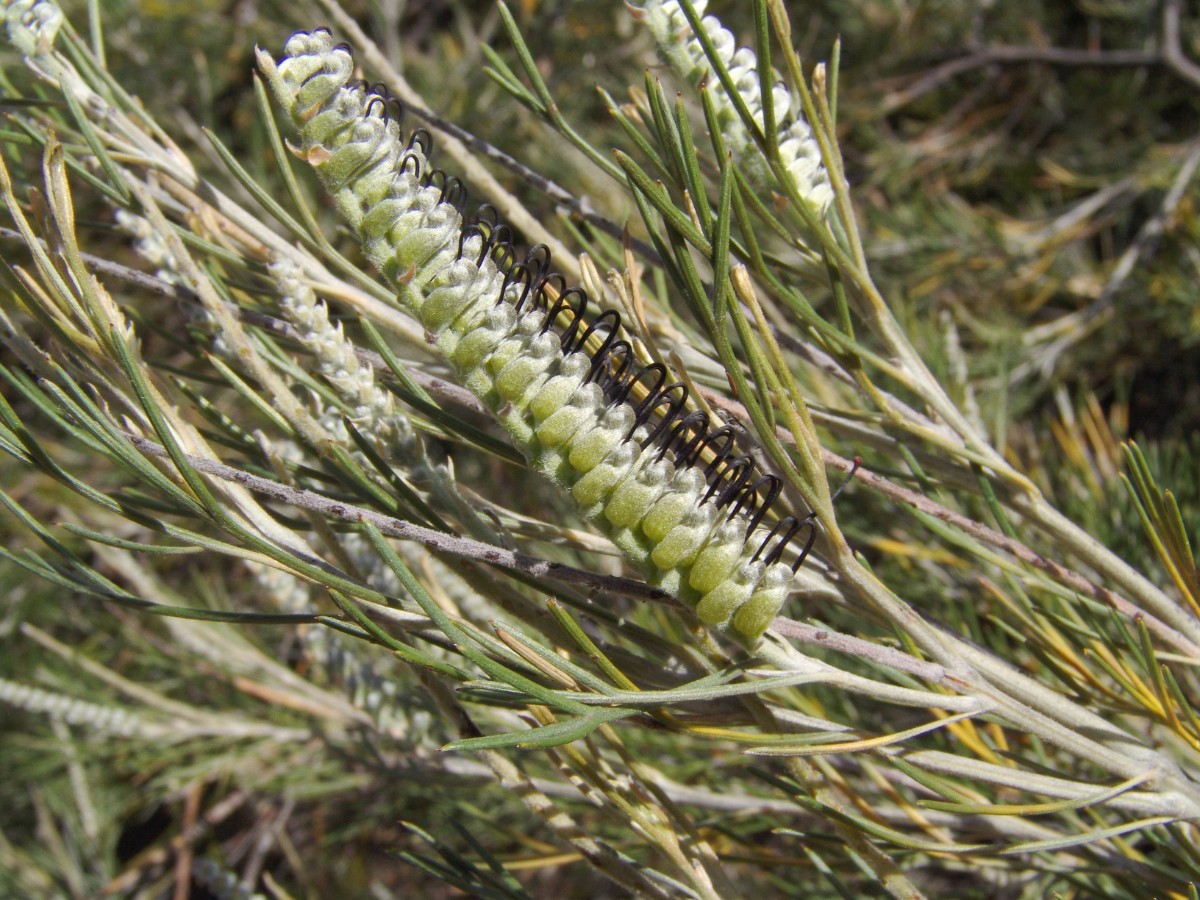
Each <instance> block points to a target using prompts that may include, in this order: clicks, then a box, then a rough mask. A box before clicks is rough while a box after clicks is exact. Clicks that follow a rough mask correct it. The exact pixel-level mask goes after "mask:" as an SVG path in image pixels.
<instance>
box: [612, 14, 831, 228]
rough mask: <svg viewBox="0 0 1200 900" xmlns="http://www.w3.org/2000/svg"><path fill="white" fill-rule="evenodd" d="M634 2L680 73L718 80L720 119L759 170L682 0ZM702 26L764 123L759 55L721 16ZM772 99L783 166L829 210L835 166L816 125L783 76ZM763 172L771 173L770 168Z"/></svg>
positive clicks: (739, 151)
mask: <svg viewBox="0 0 1200 900" xmlns="http://www.w3.org/2000/svg"><path fill="white" fill-rule="evenodd" d="M707 5H708V4H707V0H692V8H693V9H694V10H695V11H696V15H698V16H700V15H703V14H704V10H705V7H706V6H707ZM630 8H631V9H632V10H633V11H634V16H635V18H637V19H639V20H641V21H642V22H643V23H644V24H645V25H646V28H647V29H648V30H649V31H650V33H651V34H652V35H653V36H654V41H655V43H656V44H658V49H659V52H660V53H661V54H662V55H663V58H664V59H666V61H667V63H668V64H670V66H671V68H672V69H674V70H675V72H676V74H678V75H679V76H680V77H681V78H684V79H686V80H688V81H690V82H691V83H692V84H699V83H701V82H704V83H707V84H709V85H711V86H713V88H712V90H711V91H710V94H709V95H710V96H711V97H712V102H713V105H714V107H715V108H716V113H717V121H718V122H720V123H721V126H722V130H723V131H724V132H725V135H726V139H727V140H728V142H729V145H730V147H731V148H732V149H733V151H734V153H735V154H736V155H737V156H738V158H739V159H740V160H742V161H743V162H747V163H750V164H751V165H750V170H751V172H753V171H754V169H755V166H754V165H753V163H754V162H755V161H757V160H760V159H761V156H760V154H759V150H758V147H757V145H756V144H755V143H754V139H753V138H751V137H750V133H749V132H748V131H747V130H746V128H745V125H744V124H743V123H742V120H741V118H740V117H739V116H738V113H737V109H736V108H735V107H734V105H733V103H732V102H731V101H730V99H729V97H728V96H727V95H726V94H725V91H724V89H723V87H722V86H721V82H720V79H718V78H717V73H716V72H715V71H714V70H713V67H712V63H711V61H710V60H709V58H708V55H707V54H706V53H705V52H704V46H703V44H701V43H700V41H699V40H698V39H697V37H696V34H695V32H694V30H693V29H692V25H691V23H690V22H689V21H688V19H687V16H686V15H684V12H683V9H682V8H681V7H680V5H679V0H644V2H643V3H642V4H641V5H640V6H631V7H630ZM700 26H701V28H703V30H704V34H705V36H706V37H707V38H708V39H709V40H710V41H711V42H712V45H713V49H714V50H715V51H716V55H717V56H718V57H719V58H720V60H721V62H722V63H723V64H724V66H725V68H726V69H727V70H728V72H729V76H730V79H731V80H732V82H733V85H734V87H735V88H736V89H737V93H738V95H739V97H740V98H741V100H742V102H743V103H744V104H745V106H746V109H747V110H748V111H749V113H750V116H751V117H752V118H753V119H754V121H755V122H756V123H757V124H758V127H759V128H763V127H764V124H765V123H764V115H765V114H764V111H763V99H762V86H761V82H760V80H759V74H758V57H757V56H756V55H755V53H754V51H753V50H751V49H750V48H749V47H739V46H738V45H737V39H736V38H734V36H733V34H732V33H731V32H730V31H729V29H727V28H725V27H724V26H723V25H722V24H721V20H720V19H718V18H717V17H716V16H704V18H703V19H701V20H700ZM771 105H772V106H773V108H774V117H775V121H776V122H778V123H779V156H780V159H781V161H782V162H783V169H784V171H785V172H786V173H787V176H788V178H790V179H791V180H792V185H793V187H795V189H796V193H797V195H798V196H799V197H801V198H803V199H805V200H806V201H808V202H809V203H810V204H812V206H813V208H814V209H815V210H816V211H817V212H818V213H819V214H820V215H821V216H824V215H825V214H826V213H827V212H828V211H829V207H830V205H831V204H832V203H833V187H832V185H831V184H830V182H829V172H828V171H827V170H826V169H825V164H824V163H823V162H822V160H821V147H820V145H819V144H818V143H817V140H816V138H815V137H813V132H812V127H811V126H810V125H809V124H808V121H807V120H806V119H805V118H804V113H803V112H802V111H801V109H800V103H799V101H797V100H795V98H793V97H792V95H791V92H790V91H788V89H787V88H786V87H785V86H784V85H783V84H782V83H781V82H777V83H776V84H775V86H774V88H773V89H772V91H771ZM761 175H762V177H764V178H765V177H766V173H765V172H763V173H761Z"/></svg>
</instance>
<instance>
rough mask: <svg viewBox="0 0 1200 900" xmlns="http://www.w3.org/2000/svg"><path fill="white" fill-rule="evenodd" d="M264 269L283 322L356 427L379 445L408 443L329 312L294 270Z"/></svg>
mask: <svg viewBox="0 0 1200 900" xmlns="http://www.w3.org/2000/svg"><path fill="white" fill-rule="evenodd" d="M269 268H270V273H271V277H272V278H274V279H275V285H276V287H277V289H278V291H279V296H280V301H281V309H282V311H283V314H284V316H285V317H286V318H287V320H288V321H289V322H290V323H291V324H292V325H294V326H295V327H296V330H297V331H299V332H300V335H299V337H300V340H301V341H302V342H303V344H304V346H305V347H306V348H307V349H308V350H309V352H311V353H312V354H313V356H314V357H315V358H316V360H317V366H318V368H319V371H320V372H321V374H322V375H323V376H324V377H325V380H326V381H328V382H329V384H330V385H331V386H332V387H333V389H334V390H335V391H337V393H338V396H340V397H341V398H342V400H343V402H345V403H346V404H347V405H348V406H349V407H350V409H351V415H350V418H351V419H352V421H353V422H354V423H355V425H356V426H358V427H359V429H360V430H362V431H363V433H365V434H368V435H371V436H374V437H376V438H377V439H379V440H385V441H396V440H404V439H408V438H409V437H410V432H411V427H410V426H409V424H408V421H407V419H406V418H405V417H403V416H402V415H399V414H398V413H397V412H396V411H395V404H394V403H393V401H392V395H391V394H389V393H388V392H387V391H385V390H382V389H381V388H380V387H379V385H377V384H376V383H375V372H374V370H373V369H372V368H371V366H370V365H369V364H367V363H364V362H360V361H359V358H358V355H357V353H356V352H355V346H354V344H353V343H352V342H351V341H350V340H349V339H347V337H346V335H345V334H344V333H343V331H342V325H341V323H340V322H338V323H334V322H331V321H329V307H327V306H326V305H325V304H324V303H323V302H321V301H320V300H318V299H317V295H316V294H315V293H313V289H312V287H311V286H310V285H309V283H308V281H307V280H306V279H305V278H304V274H303V273H302V272H301V271H300V269H299V268H298V267H297V266H296V264H295V263H293V262H292V261H291V260H288V259H279V260H277V261H275V262H274V263H272V264H271V266H270V267H269Z"/></svg>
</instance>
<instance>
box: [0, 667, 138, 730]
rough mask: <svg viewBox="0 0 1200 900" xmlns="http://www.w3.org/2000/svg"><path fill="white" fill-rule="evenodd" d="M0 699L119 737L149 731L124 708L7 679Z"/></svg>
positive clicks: (1, 686) (1, 684) (0, 689)
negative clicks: (100, 703)
mask: <svg viewBox="0 0 1200 900" xmlns="http://www.w3.org/2000/svg"><path fill="white" fill-rule="evenodd" d="M0 702H3V703H7V704H9V705H10V706H15V707H17V708H18V709H23V710H25V711H26V712H31V713H39V714H41V715H44V716H49V717H50V718H52V719H59V720H61V721H63V722H66V723H67V724H68V725H80V726H86V727H88V728H92V729H95V730H96V731H101V732H104V733H105V734H112V735H116V736H117V737H137V736H138V735H143V734H144V733H146V732H147V728H146V727H145V724H144V723H143V722H142V721H141V720H140V719H139V718H138V717H137V716H135V715H133V714H132V713H129V712H126V711H125V710H123V709H118V708H117V707H115V706H100V705H99V704H96V703H88V702H87V701H85V700H79V699H76V698H75V697H67V696H64V695H62V694H56V693H52V692H50V691H44V690H42V689H41V688H36V687H32V686H30V685H27V684H20V683H18V682H15V681H9V680H8V679H6V678H0Z"/></svg>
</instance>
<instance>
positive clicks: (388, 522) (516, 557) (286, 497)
mask: <svg viewBox="0 0 1200 900" xmlns="http://www.w3.org/2000/svg"><path fill="white" fill-rule="evenodd" d="M126 437H127V438H128V439H129V441H130V442H131V443H132V444H133V445H134V446H135V447H136V448H137V449H138V450H140V451H141V452H142V453H145V454H148V455H150V456H156V457H159V458H161V459H166V458H168V454H167V451H166V449H165V448H163V446H162V445H161V444H156V443H155V442H154V441H151V440H147V439H146V438H143V437H140V436H138V435H135V434H130V433H128V432H126ZM184 458H185V459H186V460H187V462H188V465H190V466H191V467H192V468H194V469H195V470H196V471H198V472H203V473H204V474H206V475H212V476H214V477H216V478H220V479H222V480H223V481H229V482H232V483H233V484H239V485H241V486H242V487H244V488H246V489H247V490H250V491H253V492H255V493H256V494H262V495H264V496H268V497H271V498H273V499H275V500H278V501H280V502H281V503H287V504H288V505H290V506H295V507H298V508H300V509H307V510H312V511H313V512H317V513H320V514H321V515H324V516H332V517H333V518H335V519H341V520H343V521H345V522H370V523H371V524H372V525H374V526H375V527H376V528H378V529H379V530H380V531H381V532H383V533H384V534H385V535H388V536H389V537H395V538H400V539H401V540H407V541H417V542H418V543H421V544H424V545H425V546H427V547H429V548H431V549H433V550H437V551H439V552H442V553H447V554H449V555H451V556H458V557H462V558H463V559H474V560H478V561H479V562H484V563H488V564H490V565H494V566H501V567H503V568H506V569H512V570H514V571H517V572H523V573H525V574H526V575H531V576H533V577H535V578H554V579H557V580H559V581H565V582H567V583H569V584H579V585H583V586H584V587H589V588H594V589H596V590H601V591H608V592H611V593H615V594H623V595H625V596H629V597H639V598H641V599H644V600H655V601H660V602H666V603H673V602H675V601H674V598H673V597H671V595H670V594H668V593H667V592H666V591H664V590H661V589H660V588H656V587H651V586H650V585H648V584H645V583H643V582H641V581H636V580H634V579H632V578H623V577H621V576H619V575H598V574H596V573H595V572H588V571H586V570H584V569H576V568H574V567H573V566H567V565H564V564H562V563H556V562H550V561H548V560H544V559H538V558H537V557H534V556H529V555H527V554H524V553H516V552H514V551H512V550H505V549H504V548H503V547H494V546H492V545H491V544H485V543H482V542H481V541H473V540H471V539H469V538H463V537H458V536H456V535H449V534H444V533H442V532H440V531H433V530H432V529H429V528H422V527H421V526H420V525H414V524H412V523H411V522H405V521H404V520H403V519H396V518H393V517H392V516H385V515H383V514H382V513H377V512H374V511H373V510H369V509H364V508H363V507H361V506H354V505H353V504H350V503H345V502H342V501H340V500H330V499H329V498H328V497H325V496H322V495H321V494H318V493H315V492H313V491H309V490H305V489H304V488H297V487H291V486H290V485H286V484H280V483H279V482H278V481H272V480H270V479H269V478H263V477H262V476H259V475H253V474H251V473H249V472H243V471H241V470H240V469H235V468H233V467H232V466H226V465H223V464H222V463H217V462H212V461H211V460H207V459H201V458H200V457H198V456H190V455H185V456H184Z"/></svg>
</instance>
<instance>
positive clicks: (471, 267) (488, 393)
mask: <svg viewBox="0 0 1200 900" xmlns="http://www.w3.org/2000/svg"><path fill="white" fill-rule="evenodd" d="M259 64H260V67H261V69H262V71H263V73H264V75H265V77H266V78H267V80H268V82H269V83H270V85H271V88H272V90H273V91H274V93H275V95H276V97H277V98H278V100H279V101H280V103H281V104H282V105H283V106H284V108H285V109H286V110H287V112H288V114H289V115H290V117H291V119H292V121H293V122H294V123H295V125H296V126H297V128H298V129H299V131H300V136H301V139H302V145H301V148H300V149H301V153H302V154H303V155H304V157H305V158H306V159H307V160H308V161H309V162H310V163H311V164H312V165H313V166H314V167H315V168H316V170H317V172H318V173H319V175H320V177H321V179H322V181H323V182H324V184H325V186H326V187H327V189H328V190H329V191H330V192H331V193H332V195H333V197H334V199H335V202H336V203H337V205H338V207H339V209H340V210H341V212H342V214H343V215H344V216H345V217H346V218H347V219H348V220H349V221H350V222H351V223H352V224H353V225H354V227H355V228H356V229H357V231H358V234H359V237H360V238H361V240H362V242H363V247H364V250H365V252H366V254H367V256H368V257H369V258H370V259H371V261H372V262H373V263H374V264H375V265H376V266H377V267H378V268H379V270H380V271H381V272H382V273H383V274H384V275H385V276H386V277H387V278H388V279H389V280H390V281H391V282H392V284H393V285H395V286H396V288H397V292H398V295H399V299H400V302H401V303H402V304H404V305H405V306H406V307H407V308H408V309H409V310H410V311H411V312H412V313H413V314H414V315H415V316H416V317H417V318H418V319H419V320H420V322H421V324H422V325H423V326H424V327H425V328H426V329H427V330H428V332H429V333H430V334H431V335H432V336H433V340H434V341H435V343H436V344H437V346H438V347H439V348H440V349H441V351H442V352H443V353H444V354H445V355H446V358H447V359H448V360H449V362H450V364H451V365H452V367H453V368H454V371H455V373H456V376H457V378H458V379H459V381H460V382H461V383H462V384H463V385H465V386H466V387H467V388H469V389H470V390H471V391H472V392H473V393H474V394H475V395H476V396H477V397H479V398H480V399H481V400H482V401H483V402H484V403H485V404H486V405H487V406H488V407H489V408H490V409H491V410H493V412H495V414H496V416H497V419H498V421H499V422H500V424H501V425H502V426H503V427H504V428H505V429H506V430H507V431H508V433H509V434H510V435H511V437H512V440H513V442H514V444H515V445H516V446H517V447H518V449H520V450H521V451H522V452H523V453H524V454H525V456H526V457H527V458H528V459H529V461H530V463H531V464H532V465H533V466H534V467H536V468H537V469H539V470H541V471H542V472H543V473H545V474H546V475H547V476H549V477H550V478H551V479H553V480H554V481H555V482H557V483H558V484H559V485H560V486H561V487H563V488H564V489H566V490H567V491H569V492H570V494H571V495H572V497H573V498H574V499H575V501H576V502H577V503H578V504H579V506H580V508H581V509H582V511H583V513H584V514H585V515H586V516H587V517H588V518H589V519H590V520H591V521H593V522H594V523H596V524H597V525H598V526H599V527H600V528H601V529H603V530H604V531H605V532H606V533H607V534H608V535H609V536H610V537H611V538H612V540H613V541H614V542H616V544H617V545H618V546H619V547H620V548H621V549H622V550H623V551H624V552H625V553H626V554H627V555H628V556H629V557H630V559H631V560H633V561H634V562H635V563H637V564H638V565H640V566H641V567H642V568H643V569H644V570H645V571H646V573H647V575H648V577H649V579H650V580H651V581H652V582H653V583H655V584H657V585H659V586H661V587H663V588H664V589H665V590H667V591H668V592H670V593H672V594H674V595H675V596H677V597H679V598H680V599H681V600H684V601H685V602H688V603H690V604H692V605H693V606H694V608H695V610H696V613H697V615H698V617H699V619H700V620H701V621H702V622H703V623H704V624H706V625H709V626H715V627H721V628H724V627H727V626H728V627H731V628H732V629H733V631H734V632H735V633H736V634H737V635H739V636H740V637H741V638H742V639H743V640H746V641H748V642H749V643H754V642H755V641H757V640H758V638H759V637H761V635H762V634H763V632H764V631H765V630H766V629H767V627H768V626H769V625H770V623H771V620H772V619H773V618H774V616H775V615H776V614H777V613H778V612H779V609H780V607H781V606H782V604H783V602H784V600H785V599H786V597H787V594H788V592H789V590H790V589H791V586H792V583H793V576H794V573H795V569H796V568H797V567H798V566H799V565H800V563H801V562H802V561H803V559H804V556H805V554H806V553H807V551H808V547H809V545H811V540H812V534H813V525H812V522H811V521H810V520H807V519H797V518H796V517H794V516H784V517H783V518H782V519H778V517H777V515H776V514H774V510H773V509H772V506H773V504H774V503H775V501H776V498H777V497H778V496H779V493H780V487H781V484H780V481H779V479H778V478H776V477H775V476H773V475H764V474H762V473H761V471H760V470H759V468H758V466H757V465H756V464H755V462H754V461H753V460H752V459H751V457H750V456H748V455H746V454H744V453H740V452H738V449H737V446H736V441H735V437H734V433H733V431H732V429H730V428H729V427H711V424H710V422H709V418H708V416H707V415H706V414H705V413H702V412H695V411H691V410H690V409H689V408H688V406H687V399H688V392H687V388H686V387H685V386H684V385H683V384H681V383H679V382H678V381H675V380H674V379H673V378H672V377H671V373H670V372H669V371H668V370H667V369H666V368H665V367H664V366H662V365H661V364H657V363H655V364H650V365H645V364H642V363H640V362H639V361H638V360H637V358H636V357H635V354H634V351H633V348H632V347H631V346H630V344H629V343H628V342H627V341H625V340H622V339H621V336H620V335H621V320H620V316H619V315H618V314H617V313H615V312H613V311H611V310H610V311H605V312H601V313H599V314H598V315H596V316H594V317H592V318H590V319H589V318H588V317H587V315H586V312H587V308H588V302H589V301H588V298H587V296H586V295H585V294H584V292H583V291H581V290H579V289H578V288H571V289H568V288H567V286H566V284H565V283H564V280H563V279H562V277H561V276H560V275H558V274H556V273H553V272H551V271H550V269H549V254H548V253H547V252H546V251H545V248H543V247H541V246H540V245H539V246H536V247H534V248H532V249H531V250H530V251H529V252H528V253H527V254H525V255H524V256H523V257H522V258H521V259H519V260H518V258H517V254H516V251H515V250H514V248H513V246H512V243H511V240H510V236H509V232H508V229H507V228H506V227H505V226H504V225H501V224H498V223H497V222H496V220H495V217H494V215H493V214H492V213H491V209H490V207H487V206H486V205H485V206H484V207H481V208H480V210H479V211H478V212H477V213H475V214H474V215H472V216H470V217H464V215H463V208H464V205H465V202H466V192H465V190H464V189H463V187H462V185H461V184H460V183H459V182H458V181H457V179H454V178H452V177H448V176H447V175H446V174H445V173H444V172H442V171H441V170H439V169H435V168H433V167H431V165H430V163H429V150H430V145H431V141H430V138H429V136H428V134H426V133H425V132H424V131H421V130H417V131H413V132H410V133H409V134H408V135H407V137H405V136H404V134H403V132H402V127H401V121H400V118H401V116H400V115H399V113H398V109H397V104H396V103H395V101H394V100H392V99H391V98H389V97H388V95H387V92H386V91H384V90H383V89H382V88H380V87H375V88H370V87H367V86H365V85H364V84H362V83H361V82H359V81H357V80H355V79H354V77H353V72H354V61H353V60H352V58H351V56H350V53H349V51H348V50H347V49H346V48H345V47H342V46H338V45H336V44H335V43H334V40H333V38H332V36H331V35H330V33H329V32H328V31H326V30H317V31H314V32H311V33H299V34H296V35H293V36H292V38H291V39H290V40H289V41H288V43H287V46H286V50H285V55H284V57H283V58H282V59H281V60H280V61H279V62H278V63H276V62H275V60H274V59H272V58H271V57H270V56H269V55H267V54H265V53H262V52H261V51H260V53H259ZM639 398H640V399H639ZM802 535H803V536H807V538H808V543H806V544H805V545H804V546H803V547H802V548H801V549H800V551H799V553H797V554H796V558H795V560H794V561H793V563H792V564H791V565H789V564H788V563H786V562H784V561H783V556H784V553H785V550H787V548H788V547H789V545H790V544H792V543H793V542H796V541H797V540H798V539H799V537H800V536H802Z"/></svg>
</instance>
